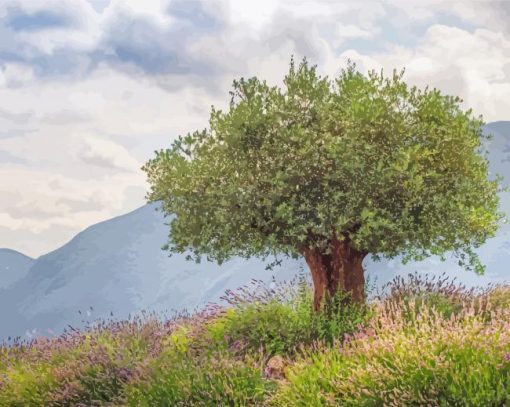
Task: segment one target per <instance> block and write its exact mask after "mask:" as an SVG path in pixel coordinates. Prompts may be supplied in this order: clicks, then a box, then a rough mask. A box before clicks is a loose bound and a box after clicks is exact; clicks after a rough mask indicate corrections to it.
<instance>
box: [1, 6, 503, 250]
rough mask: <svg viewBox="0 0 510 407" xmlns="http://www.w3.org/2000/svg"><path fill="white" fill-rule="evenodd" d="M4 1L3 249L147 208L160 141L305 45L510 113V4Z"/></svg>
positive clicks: (333, 60)
mask: <svg viewBox="0 0 510 407" xmlns="http://www.w3.org/2000/svg"><path fill="white" fill-rule="evenodd" d="M0 3H1V4H0V151H4V152H5V154H4V156H5V157H10V159H9V160H4V161H5V162H3V163H0V180H1V182H0V197H1V198H0V225H1V226H0V247H2V246H8V247H12V248H14V249H19V250H22V251H25V252H27V253H28V254H32V255H36V254H41V253H43V252H44V251H48V250H50V249H53V248H55V247H56V246H58V245H59V244H62V243H64V242H65V241H66V240H68V239H69V238H70V237H72V235H73V234H75V233H77V232H79V231H80V230H82V229H83V228H85V227H86V226H88V225H90V224H92V223H95V222H98V221H101V220H104V219H107V218H110V217H112V216H115V215H119V214H121V213H124V212H126V211H128V210H131V209H135V208H136V207H137V206H139V205H142V204H143V202H144V194H145V190H146V188H147V185H146V184H145V180H144V174H143V173H142V172H141V171H140V170H139V166H140V165H141V164H143V163H144V162H145V161H146V160H147V159H148V158H150V157H151V156H152V154H153V151H154V150H156V149H159V148H162V147H166V146H168V145H169V144H170V142H171V140H172V139H173V138H174V137H175V136H176V135H177V134H182V133H186V132H187V131H192V130H195V129H201V128H203V127H205V126H206V125H207V120H208V117H209V109H210V106H211V104H214V105H216V106H219V107H220V108H223V107H225V106H226V105H227V103H228V100H229V95H228V91H229V90H230V84H231V81H232V79H233V78H234V77H239V76H245V77H247V76H251V75H257V76H259V77H261V78H264V79H267V80H268V82H270V83H275V84H276V83H281V79H282V77H283V75H284V74H285V72H286V71H287V69H288V63H289V58H290V55H291V54H294V55H295V58H296V60H299V59H300V58H301V57H303V56H307V57H308V59H309V60H310V61H311V62H312V63H317V64H318V65H319V69H320V70H321V71H322V72H323V73H327V74H329V75H335V74H336V73H337V72H338V70H339V68H341V67H343V66H345V63H346V60H347V58H351V59H352V60H354V61H357V62H358V64H359V65H358V66H359V68H360V69H362V70H366V69H371V68H375V69H380V68H381V67H384V68H385V69H386V70H387V71H388V72H390V71H391V70H392V69H393V68H401V67H404V66H405V67H406V78H407V80H408V81H410V82H411V83H415V84H417V85H419V86H425V85H427V84H431V85H432V86H436V87H438V88H440V89H441V90H443V91H444V92H445V93H450V94H455V95H459V96H461V97H463V98H464V100H465V104H466V106H469V107H472V108H474V110H475V112H477V113H483V114H484V116H485V118H486V120H487V121H492V120H499V119H509V115H508V112H509V111H510V100H509V99H508V94H510V44H509V41H510V30H509V29H508V22H505V21H504V19H502V18H500V17H496V15H499V16H502V15H504V10H505V7H506V6H505V4H504V2H500V3H498V2H491V3H490V4H489V3H487V5H486V6H484V7H480V6H479V4H480V3H476V2H464V1H451V2H444V1H433V0H426V1H425V2H423V1H420V2H418V1H413V2H410V1H407V0H405V1H404V0H392V1H388V2H372V1H345V2H330V1H300V2H295V1H291V0H280V1H266V0H262V1H259V2H248V3H247V2H238V1H233V0H232V1H219V0H218V1H215V2H208V1H192V2H191V1H183V0H172V1H152V0H147V1H144V2H140V1H137V0H129V1H128V0H113V1H110V2H108V1H106V0H91V1H85V0H52V1H51V2H41V1H35V0H34V1H31V0H27V1H25V0H24V1H20V0H6V1H4V2H0ZM484 4H485V3H484ZM507 8H508V7H507ZM13 10H14V11H13ZM9 13H11V14H9ZM13 13H14V14H13ZM16 13H17V14H16ZM9 18H10V20H9ZM23 24H25V25H27V24H28V26H27V27H28V28H27V27H25V29H23ZM402 27H405V30H406V31H399V30H400V29H401V28H402ZM402 32H404V33H405V34H406V35H408V37H406V38H400V37H399V36H398V35H400V34H402ZM12 157H16V158H18V159H17V160H14V159H12ZM15 161H16V162H15Z"/></svg>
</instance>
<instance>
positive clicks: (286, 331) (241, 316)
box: [204, 281, 371, 355]
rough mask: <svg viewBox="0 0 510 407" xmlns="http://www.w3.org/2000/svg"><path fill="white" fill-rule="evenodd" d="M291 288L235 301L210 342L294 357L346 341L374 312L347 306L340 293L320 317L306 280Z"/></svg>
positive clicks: (210, 329) (212, 327)
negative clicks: (320, 345)
mask: <svg viewBox="0 0 510 407" xmlns="http://www.w3.org/2000/svg"><path fill="white" fill-rule="evenodd" d="M284 288H285V289H286V290H289V288H293V291H291V292H289V291H286V292H285V293H282V291H277V290H275V291H274V292H273V293H269V294H267V292H266V293H265V294H264V295H259V296H258V297H257V296H255V297H253V298H250V300H249V301H243V300H240V299H239V298H238V299H237V301H236V300H233V301H231V303H232V304H233V306H234V307H233V308H231V309H229V310H227V311H226V312H225V313H224V314H223V315H222V316H220V317H218V318H216V319H214V320H212V321H211V323H210V324H209V325H208V326H207V329H206V332H205V334H204V338H205V342H206V343H209V344H215V345H216V346H219V347H221V348H224V349H225V348H228V349H231V350H238V351H242V352H247V351H248V352H251V353H255V352H259V351H262V352H263V353H264V354H269V355H274V354H293V353H294V352H295V351H296V350H297V349H298V348H299V347H302V346H305V345H310V344H312V343H313V342H316V341H320V342H324V343H330V344H331V343H333V341H335V340H342V339H343V338H344V336H345V335H348V334H352V333H353V332H356V331H357V330H359V329H360V327H362V326H363V325H365V324H366V323H367V321H368V319H369V318H370V315H371V312H370V308H369V307H367V306H359V305H355V304H351V305H346V304H344V301H343V300H344V299H345V295H344V294H342V293H339V294H338V295H337V296H336V297H335V298H334V299H333V300H332V302H331V303H330V304H329V306H328V307H326V308H325V310H323V311H322V312H321V313H316V312H314V311H313V307H312V303H313V299H312V293H311V290H310V287H309V286H308V284H307V283H306V282H305V281H301V282H299V283H298V284H297V285H295V286H290V287H289V286H285V287H284Z"/></svg>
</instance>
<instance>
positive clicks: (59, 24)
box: [6, 7, 72, 31]
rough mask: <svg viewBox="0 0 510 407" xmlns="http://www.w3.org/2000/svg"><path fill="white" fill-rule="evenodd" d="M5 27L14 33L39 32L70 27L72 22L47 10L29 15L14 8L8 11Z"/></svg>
mask: <svg viewBox="0 0 510 407" xmlns="http://www.w3.org/2000/svg"><path fill="white" fill-rule="evenodd" d="M6 25H7V27H9V28H11V29H12V30H14V31H40V30H45V29H52V28H66V27H69V26H72V20H71V19H69V18H67V16H65V15H62V14H59V13H55V12H53V11H49V10H41V11H35V12H33V13H30V12H26V11H25V10H22V9H21V8H17V7H16V8H10V9H9V13H8V15H7V18H6Z"/></svg>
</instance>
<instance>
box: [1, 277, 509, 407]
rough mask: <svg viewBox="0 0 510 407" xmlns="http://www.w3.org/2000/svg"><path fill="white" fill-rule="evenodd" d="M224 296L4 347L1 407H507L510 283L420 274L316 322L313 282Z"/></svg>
mask: <svg viewBox="0 0 510 407" xmlns="http://www.w3.org/2000/svg"><path fill="white" fill-rule="evenodd" d="M225 299H226V301H227V303H228V304H229V306H228V307H211V308H209V309H207V310H205V311H204V312H201V313H198V314H196V315H194V316H191V317H176V318H175V319H172V320H169V321H161V320H159V319H157V318H155V317H154V316H146V317H144V318H137V319H133V320H130V321H122V322H108V323H104V324H103V325H102V326H100V327H98V328H95V329H91V330H89V331H84V332H80V331H73V332H68V333H67V334H65V335H63V336H61V337H59V338H56V339H53V340H41V339H39V340H36V341H33V342H31V343H18V344H15V345H11V346H1V347H0V406H23V407H24V406H76V405H87V406H114V405H115V406H219V405H221V406H336V405H342V406H384V405H386V406H419V405H434V406H436V405H437V406H506V405H510V288H509V287H495V288H492V289H486V290H482V291H475V290H467V289H465V288H464V287H462V286H459V285H457V284H452V283H451V282H448V281H446V280H445V279H443V280H441V279H439V280H433V279H428V278H422V277H420V276H417V275H414V276H409V277H408V278H407V279H405V280H403V279H396V280H395V281H393V282H392V283H391V284H390V285H389V286H388V287H386V290H385V293H384V294H380V295H378V296H376V297H375V298H374V299H373V300H372V301H371V302H370V304H369V305H367V306H364V307H359V306H354V305H350V306H345V305H343V304H344V301H343V300H344V299H345V298H344V297H343V296H342V295H339V296H338V298H336V299H335V301H334V302H333V303H332V304H331V305H330V306H329V307H328V308H327V312H326V311H324V312H322V313H320V314H316V313H314V312H313V311H312V296H311V291H310V289H309V287H308V285H307V284H306V283H305V282H304V281H301V282H299V283H293V284H289V285H281V286H278V287H277V288H276V289H269V288H267V287H265V286H263V285H255V286H254V287H252V288H250V289H241V290H239V291H237V292H229V293H227V295H226V297H225ZM278 358H279V359H278ZM277 359H278V361H279V362H278V363H280V364H282V365H283V368H282V369H281V371H280V372H279V374H278V375H274V374H273V373H272V371H271V369H269V367H268V366H269V365H270V364H271V361H274V360H277ZM282 376H283V377H282Z"/></svg>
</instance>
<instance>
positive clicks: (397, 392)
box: [272, 304, 510, 406]
mask: <svg viewBox="0 0 510 407" xmlns="http://www.w3.org/2000/svg"><path fill="white" fill-rule="evenodd" d="M473 309H474V308H473V307H466V308H464V309H463V311H462V312H461V317H462V318H456V317H453V318H445V317H444V316H443V315H441V314H440V313H439V312H437V311H435V310H433V309H432V310H430V309H429V308H428V306H427V305H426V304H425V305H423V307H422V309H421V310H420V311H419V312H418V313H416V314H415V315H413V317H412V318H411V319H408V316H409V314H408V311H409V310H408V309H403V308H394V309H392V310H391V311H388V310H387V309H385V308H384V307H382V306H381V308H380V309H379V310H378V311H379V312H378V315H377V317H376V318H375V319H374V320H373V321H372V323H371V324H370V328H369V329H368V330H367V331H366V332H364V333H360V334H358V335H356V336H355V337H354V338H353V339H352V340H350V341H348V342H346V343H345V344H344V345H343V346H334V347H324V348H322V349H320V350H319V351H318V352H313V353H312V352H309V353H308V354H307V355H305V356H303V357H302V358H301V359H300V360H299V361H298V362H297V363H296V364H295V365H294V366H293V367H291V368H290V369H289V370H288V372H287V380H288V382H287V383H286V384H284V385H282V387H281V388H280V389H279V391H278V394H277V395H276V396H275V397H274V398H273V400H272V404H273V405H275V406H308V405H309V406H336V405H342V406H379V405H381V406H382V405H387V406H402V405H406V406H407V405H437V406H467V405H470V406H503V405H507V403H510V310H509V309H501V310H499V311H498V312H494V313H493V318H492V319H491V320H490V322H486V321H485V320H484V319H483V318H481V317H480V316H479V315H476V314H474V312H473Z"/></svg>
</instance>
